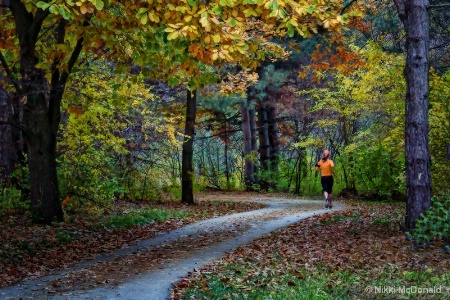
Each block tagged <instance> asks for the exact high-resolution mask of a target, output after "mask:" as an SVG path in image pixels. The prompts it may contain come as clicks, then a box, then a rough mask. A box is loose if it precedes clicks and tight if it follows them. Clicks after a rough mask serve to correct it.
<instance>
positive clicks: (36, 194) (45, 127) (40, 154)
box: [24, 96, 63, 224]
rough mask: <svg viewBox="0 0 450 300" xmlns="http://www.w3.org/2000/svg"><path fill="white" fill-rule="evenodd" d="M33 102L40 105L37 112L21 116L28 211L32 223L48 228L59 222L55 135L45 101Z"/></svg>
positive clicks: (29, 111) (38, 98)
mask: <svg viewBox="0 0 450 300" xmlns="http://www.w3.org/2000/svg"><path fill="white" fill-rule="evenodd" d="M29 98H31V97H29ZM36 98H37V99H36V100H35V101H36V102H40V103H41V105H39V106H40V108H35V109H33V110H27V109H25V115H24V119H25V128H26V142H27V145H28V163H29V173H30V174H29V176H30V193H31V208H32V213H33V220H34V221H35V222H39V223H47V224H48V223H51V222H53V221H62V220H63V212H62V208H61V202H60V196H59V189H58V177H57V173H56V132H55V131H53V130H52V129H51V128H52V123H51V122H50V118H49V116H48V112H47V111H46V109H45V106H44V104H45V98H44V97H38V96H36ZM28 101H30V100H28ZM33 102H34V101H33Z"/></svg>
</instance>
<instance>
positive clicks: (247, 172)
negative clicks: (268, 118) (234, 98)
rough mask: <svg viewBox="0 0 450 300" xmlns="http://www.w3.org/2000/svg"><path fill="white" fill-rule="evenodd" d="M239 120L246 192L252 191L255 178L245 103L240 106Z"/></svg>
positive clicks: (248, 119) (250, 135) (250, 134)
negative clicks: (240, 119) (242, 143)
mask: <svg viewBox="0 0 450 300" xmlns="http://www.w3.org/2000/svg"><path fill="white" fill-rule="evenodd" d="M241 118H242V135H243V142H244V182H245V189H246V190H247V191H252V190H253V184H254V183H255V176H254V174H253V171H254V168H253V165H254V162H253V158H252V133H251V126H250V116H249V108H248V106H247V104H246V103H242V106H241Z"/></svg>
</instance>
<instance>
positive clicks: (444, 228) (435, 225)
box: [410, 196, 450, 252]
mask: <svg viewBox="0 0 450 300" xmlns="http://www.w3.org/2000/svg"><path fill="white" fill-rule="evenodd" d="M410 236H411V237H412V238H413V240H414V241H415V242H416V243H417V245H418V246H420V247H423V246H427V245H429V244H430V243H432V242H433V241H435V240H437V239H441V240H443V241H444V242H446V244H445V248H446V250H447V251H448V252H450V197H449V196H446V197H434V198H433V201H432V204H431V207H430V209H429V210H428V211H426V212H425V213H424V214H422V215H421V218H420V219H419V220H417V223H416V228H415V230H414V232H413V233H412V235H411V234H410Z"/></svg>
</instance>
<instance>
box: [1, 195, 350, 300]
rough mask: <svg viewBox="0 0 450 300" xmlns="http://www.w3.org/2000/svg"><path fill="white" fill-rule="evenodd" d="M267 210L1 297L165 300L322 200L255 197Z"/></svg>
mask: <svg viewBox="0 0 450 300" xmlns="http://www.w3.org/2000/svg"><path fill="white" fill-rule="evenodd" d="M254 201H257V202H260V203H264V204H266V205H267V207H265V208H263V209H259V210H254V211H249V212H244V213H236V214H232V215H228V216H223V217H218V218H214V219H209V220H205V221H201V222H197V223H194V224H190V225H187V226H185V227H182V228H180V229H176V230H173V231H170V232H167V233H164V234H161V235H158V236H156V237H154V238H152V239H148V240H144V241H141V242H139V243H138V244H136V245H134V246H130V247H127V248H122V249H119V250H117V251H115V252H113V253H111V254H108V255H104V256H101V257H98V258H96V259H94V260H91V261H86V262H83V263H81V264H78V265H76V266H74V267H71V268H69V269H65V270H61V271H58V272H55V273H54V274H52V275H48V276H44V277H40V278H37V279H32V280H29V281H24V282H21V283H19V284H17V285H14V286H10V287H6V288H3V289H0V298H1V299H11V300H12V299H24V300H25V299H133V300H137V299H149V300H158V299H168V298H169V295H170V289H171V287H172V283H173V282H175V281H178V280H179V279H181V278H182V277H183V276H184V275H186V274H187V273H189V272H192V271H195V270H196V269H200V268H201V267H202V266H204V265H206V264H208V263H211V262H212V261H214V260H216V259H219V258H220V257H222V256H223V254H224V253H225V252H227V251H231V250H233V249H235V248H237V247H238V246H240V245H243V244H246V243H249V242H251V241H252V240H254V239H256V238H258V237H261V236H262V235H264V234H267V233H270V232H272V231H275V230H277V229H280V228H283V227H286V226H289V225H291V224H294V223H296V222H298V221H300V220H302V219H305V218H308V217H310V216H313V215H318V214H323V213H327V212H330V211H335V210H339V209H342V208H343V205H341V204H339V203H337V205H336V204H335V205H334V207H333V209H332V210H329V209H323V202H322V201H313V200H293V199H281V198H259V199H256V198H255V199H254Z"/></svg>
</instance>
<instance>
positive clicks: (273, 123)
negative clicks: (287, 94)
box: [267, 99, 280, 184]
mask: <svg viewBox="0 0 450 300" xmlns="http://www.w3.org/2000/svg"><path fill="white" fill-rule="evenodd" d="M272 100H273V101H272V104H271V105H268V106H267V118H268V126H269V128H268V130H269V143H270V149H271V152H270V154H271V155H270V171H271V174H272V176H275V175H277V174H278V164H279V159H280V138H279V137H278V123H277V119H276V117H277V110H276V107H275V105H276V101H275V99H272ZM273 179H274V178H273ZM271 181H272V183H273V180H271ZM273 184H274V183H273Z"/></svg>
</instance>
